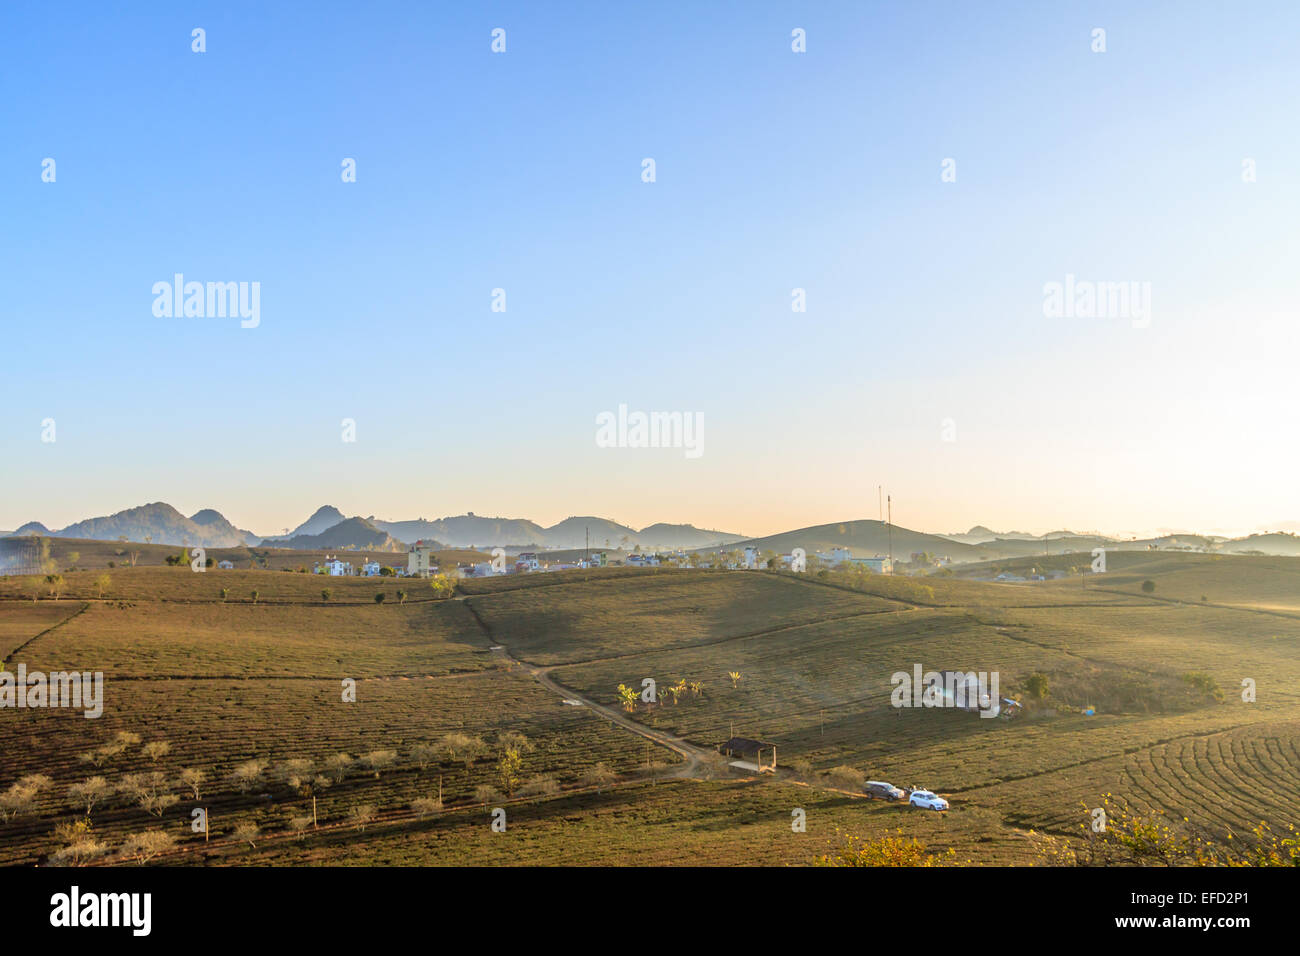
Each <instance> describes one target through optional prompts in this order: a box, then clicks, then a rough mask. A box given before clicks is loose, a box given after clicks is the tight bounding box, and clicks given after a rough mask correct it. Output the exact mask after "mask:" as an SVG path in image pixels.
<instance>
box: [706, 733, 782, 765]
mask: <svg viewBox="0 0 1300 956" xmlns="http://www.w3.org/2000/svg"><path fill="white" fill-rule="evenodd" d="M718 752H719V753H721V754H723V755H725V756H726V757H728V758H736V759H729V760H728V765H729V766H732V767H736V768H737V769H739V770H748V771H750V772H751V773H776V744H772V743H768V742H767V741H765V740H753V739H751V738H749V737H732V738H731V739H730V740H728V741H726V742H725V743H722V744H719V745H718ZM764 753H768V754H770V755H771V756H770V759H769V760H768V761H766V762H765V761H764V757H763V754H764Z"/></svg>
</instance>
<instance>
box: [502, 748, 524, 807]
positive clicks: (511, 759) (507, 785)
mask: <svg viewBox="0 0 1300 956" xmlns="http://www.w3.org/2000/svg"><path fill="white" fill-rule="evenodd" d="M523 766H524V758H523V757H522V756H520V753H519V751H518V750H516V749H515V748H514V747H506V748H505V750H503V751H502V752H501V757H500V759H498V760H497V782H498V783H499V784H500V785H501V789H502V790H504V791H505V793H506V796H508V797H510V796H514V793H515V790H516V789H518V787H519V773H520V771H521V770H523Z"/></svg>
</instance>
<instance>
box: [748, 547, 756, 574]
mask: <svg viewBox="0 0 1300 956" xmlns="http://www.w3.org/2000/svg"><path fill="white" fill-rule="evenodd" d="M757 567H758V548H756V547H754V546H753V545H746V546H745V568H746V569H747V570H750V571H753V570H754V569H755V568H757Z"/></svg>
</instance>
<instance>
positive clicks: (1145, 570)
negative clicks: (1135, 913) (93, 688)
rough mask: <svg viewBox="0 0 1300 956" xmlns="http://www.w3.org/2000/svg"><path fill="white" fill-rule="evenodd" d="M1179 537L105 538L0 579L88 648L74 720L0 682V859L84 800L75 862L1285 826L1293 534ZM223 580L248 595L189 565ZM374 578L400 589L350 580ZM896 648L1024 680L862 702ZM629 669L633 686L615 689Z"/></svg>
mask: <svg viewBox="0 0 1300 956" xmlns="http://www.w3.org/2000/svg"><path fill="white" fill-rule="evenodd" d="M1202 558H1203V556H1199V555H1161V556H1159V557H1147V556H1145V555H1141V554H1134V555H1124V556H1122V557H1121V558H1120V559H1118V560H1117V561H1116V562H1115V565H1114V567H1115V568H1116V570H1115V571H1114V573H1113V575H1111V574H1110V573H1108V575H1107V576H1104V577H1103V576H1100V575H1098V576H1092V577H1090V579H1089V580H1088V581H1087V587H1086V588H1085V587H1083V586H1081V585H1080V583H1079V582H1078V581H1077V580H1067V581H1057V582H1048V583H1043V584H1038V585H1000V584H992V583H983V582H977V581H969V580H956V579H952V578H938V577H936V578H926V579H900V580H889V579H875V580H873V579H870V578H866V579H862V578H854V579H851V580H846V579H842V578H838V577H836V576H834V575H832V576H828V577H826V578H817V577H811V576H810V577H803V576H794V575H789V574H777V573H767V572H753V573H749V572H705V571H675V570H674V571H668V570H647V571H639V570H632V569H609V570H602V571H596V572H562V573H554V574H541V575H529V576H517V577H516V576H510V577H507V578H503V579H497V580H487V581H474V582H465V583H464V586H463V587H462V588H461V589H460V591H459V592H458V594H457V595H456V596H454V597H452V598H450V599H445V600H435V599H434V596H433V593H432V591H431V590H430V589H427V585H426V586H425V589H423V590H424V592H425V593H420V592H421V590H422V589H421V587H420V585H421V583H422V582H419V581H395V580H387V581H382V582H378V585H377V584H376V582H375V581H374V580H373V579H370V580H362V581H358V580H343V581H340V580H339V579H331V580H329V581H327V582H325V586H329V587H331V588H333V589H334V593H333V594H332V595H331V600H330V601H324V600H322V599H321V598H320V596H319V593H318V592H319V589H320V587H321V586H322V579H320V578H318V577H312V576H310V575H298V574H291V573H284V572H278V571H270V570H255V571H254V570H250V571H238V572H225V573H224V574H222V575H217V574H215V573H207V574H203V575H199V574H194V573H192V572H190V571H188V570H186V569H183V568H181V569H177V568H165V567H136V568H116V569H114V570H113V571H112V577H113V589H112V592H111V593H109V594H108V595H106V596H105V597H103V598H100V597H98V596H97V595H96V593H95V590H94V588H93V586H92V577H93V576H91V575H90V573H89V572H74V573H72V574H69V575H68V576H67V577H68V579H69V589H68V592H65V594H64V595H63V596H61V597H60V599H59V600H57V601H56V600H53V599H51V598H49V597H42V598H41V599H40V600H37V601H32V600H31V599H30V597H29V596H26V595H24V594H23V593H22V591H21V588H19V587H18V586H17V585H16V584H15V583H14V582H12V581H4V582H0V654H3V655H4V660H5V662H6V664H5V666H6V668H7V669H9V670H10V671H12V670H14V669H15V668H16V667H17V666H18V665H19V664H20V663H21V664H22V665H23V666H24V667H25V668H26V669H27V670H28V671H29V672H30V671H40V672H50V671H61V670H77V671H99V672H102V674H103V678H104V686H103V705H104V709H103V716H102V717H100V718H98V719H89V720H88V719H86V718H85V717H83V716H82V713H81V712H80V711H78V710H73V709H63V708H34V709H14V708H4V709H0V748H2V749H3V752H4V754H5V760H4V762H3V764H2V765H0V794H12V793H13V792H14V788H18V789H21V788H22V787H24V786H27V787H32V786H34V787H35V789H33V790H31V792H30V799H29V800H27V801H26V802H25V803H24V802H23V801H22V800H18V801H17V802H16V803H14V804H4V803H0V810H3V811H4V813H3V816H4V818H5V819H3V820H0V864H23V865H27V864H34V863H35V864H40V863H48V862H51V861H52V859H53V855H54V854H55V853H56V852H57V851H58V850H59V849H60V847H61V846H62V845H63V841H65V840H66V834H65V833H63V832H62V831H59V832H56V828H58V827H60V825H66V824H69V823H72V822H75V821H77V820H86V819H88V820H89V824H90V827H91V830H92V832H93V834H94V836H95V839H96V840H98V841H99V842H101V843H102V844H103V845H104V847H105V848H106V849H105V852H104V853H103V854H101V855H99V856H98V857H97V858H96V860H95V862H101V863H112V862H117V861H119V860H120V859H121V857H120V855H118V854H116V853H115V849H114V848H116V847H119V846H121V845H123V844H124V843H125V842H126V841H127V839H128V838H129V837H130V836H131V835H133V834H139V833H141V832H143V831H148V830H161V831H163V832H165V833H167V834H169V835H170V836H171V837H172V838H173V839H174V843H175V845H174V846H173V847H172V848H170V849H167V850H166V851H165V852H161V853H160V854H159V855H158V856H157V857H156V858H155V859H156V860H157V861H158V862H167V863H186V864H189V863H195V864H201V863H209V864H216V865H237V864H257V865H265V864H284V865H298V864H321V863H345V864H365V863H398V864H430V865H467V864H557V863H558V864H592V863H613V864H625V863H626V864H637V865H644V864H672V863H683V864H686V863H712V864H720V865H722V864H750V865H752V864H807V863H811V862H813V861H814V860H815V859H816V858H817V856H818V855H820V854H822V853H825V852H827V850H828V847H829V845H830V843H831V842H833V841H834V840H835V839H837V837H836V834H837V832H840V831H842V832H846V833H853V834H856V835H859V836H863V837H872V836H880V835H884V834H893V833H895V832H897V831H899V830H900V829H901V831H902V832H903V833H904V834H908V835H916V836H917V837H918V838H919V839H922V840H923V841H924V842H925V844H926V846H927V847H928V848H929V850H930V851H931V852H934V853H939V854H943V855H944V856H945V858H947V859H952V860H954V861H956V862H970V863H972V864H993V863H1015V864H1025V863H1034V862H1041V861H1042V854H1041V853H1040V849H1041V848H1040V840H1041V835H1042V834H1048V835H1054V836H1057V837H1060V838H1062V839H1074V838H1076V837H1077V835H1078V829H1079V824H1080V823H1081V822H1083V821H1084V820H1085V819H1086V812H1087V808H1088V807H1094V806H1097V805H1098V804H1099V802H1100V801H1101V800H1102V799H1104V798H1105V796H1106V795H1107V794H1111V795H1113V796H1115V797H1118V798H1121V799H1123V800H1125V801H1127V802H1129V803H1130V804H1131V805H1132V806H1134V807H1135V808H1138V809H1140V810H1144V811H1145V810H1160V811H1163V812H1165V813H1167V814H1169V815H1171V816H1176V817H1179V818H1181V817H1187V818H1188V819H1189V820H1191V821H1194V822H1195V823H1196V825H1197V826H1198V827H1200V828H1203V829H1204V830H1205V831H1206V832H1208V833H1213V834H1217V835H1219V836H1220V837H1222V836H1224V835H1226V834H1227V833H1228V832H1229V831H1231V832H1234V833H1243V832H1245V831H1247V830H1249V828H1251V827H1252V826H1254V825H1256V824H1258V823H1259V822H1261V821H1266V822H1268V823H1269V824H1270V825H1271V826H1273V827H1275V828H1282V827H1285V826H1286V825H1287V824H1290V823H1293V822H1297V820H1296V818H1297V812H1296V801H1295V800H1294V799H1293V794H1294V793H1295V792H1296V788H1297V786H1300V692H1298V688H1300V654H1297V653H1296V651H1297V650H1300V612H1297V613H1295V614H1292V613H1290V611H1289V610H1288V608H1289V604H1288V601H1289V598H1288V597H1287V591H1286V588H1287V583H1286V582H1287V581H1290V586H1291V587H1292V588H1294V589H1295V592H1296V593H1300V561H1296V562H1290V561H1288V560H1286V559H1278V558H1272V559H1268V560H1267V562H1263V563H1262V562H1261V561H1260V560H1259V559H1255V558H1251V557H1224V558H1215V559H1213V560H1212V561H1205V560H1203V559H1202ZM1211 571H1213V572H1214V573H1216V574H1217V578H1214V579H1213V580H1210V579H1207V578H1206V575H1207V574H1209V573H1210V572H1211ZM83 575H85V579H84V580H83V577H82V576H83ZM236 579H238V580H239V581H240V582H241V584H240V588H243V589H247V590H252V589H256V590H258V591H259V592H260V595H261V597H260V599H259V601H258V603H256V604H254V603H252V601H251V600H248V601H239V602H234V601H226V602H222V601H221V600H220V599H219V597H214V595H213V594H212V593H211V592H212V591H213V586H214V584H215V583H216V582H217V581H234V580H236ZM1148 579H1149V580H1153V581H1154V582H1155V583H1156V587H1155V590H1154V591H1153V592H1151V593H1149V594H1148V593H1144V592H1143V591H1142V590H1141V589H1140V584H1141V582H1142V581H1143V580H1148ZM1255 580H1260V581H1261V582H1262V583H1261V587H1260V592H1261V597H1260V599H1259V604H1258V606H1256V605H1252V604H1251V603H1250V587H1251V582H1252V581H1255ZM1211 585H1217V587H1216V589H1215V594H1216V598H1215V599H1213V600H1206V601H1204V602H1202V601H1200V600H1199V597H1200V595H1199V594H1198V596H1197V597H1198V600H1196V601H1190V600H1188V599H1183V598H1180V597H1178V596H1177V595H1180V594H1183V593H1184V592H1187V591H1188V589H1191V590H1201V589H1207V590H1208V589H1210V588H1211ZM377 586H378V587H389V588H392V590H393V591H394V593H395V591H396V590H397V589H398V588H399V587H400V588H402V589H404V590H408V591H410V592H412V593H419V599H418V600H417V599H415V598H412V599H408V601H407V602H406V603H405V604H398V603H396V598H395V597H393V598H391V599H390V600H389V601H386V602H385V603H384V604H382V605H379V604H376V603H375V602H374V601H373V598H372V597H368V596H367V595H373V593H374V591H375V590H376V588H377ZM313 592H316V593H313ZM267 596H270V597H269V599H268V598H267ZM1208 597H1209V596H1208V595H1207V598H1208ZM916 665H920V666H921V667H922V668H923V670H927V671H928V670H944V669H952V670H960V671H963V672H965V671H983V672H996V673H997V674H998V675H999V681H1000V685H999V693H1000V695H1001V696H1004V697H1014V698H1018V699H1020V700H1021V702H1022V703H1023V704H1024V709H1023V711H1022V712H1021V713H1020V714H1019V715H1018V716H1016V717H1015V718H1013V719H983V718H980V717H978V716H976V715H975V714H971V713H966V712H963V711H959V710H953V709H943V708H938V709H936V708H898V707H895V706H893V705H892V702H891V694H892V693H893V690H894V683H893V681H892V680H891V678H892V675H894V674H895V673H896V672H902V673H907V674H910V673H911V672H912V669H913V667H914V666H916ZM646 678H651V679H653V680H654V682H655V687H656V690H657V700H655V701H653V702H647V701H644V700H641V699H639V698H638V699H636V700H635V701H634V702H630V703H629V702H625V701H623V700H622V699H621V697H620V693H619V690H618V687H619V684H624V685H626V686H628V687H632V688H634V689H635V690H636V691H640V690H641V689H642V687H643V683H642V682H643V680H644V679H646ZM349 681H351V682H355V684H354V693H355V700H345V699H344V697H345V695H346V694H347V693H348V692H349V683H348V682H349ZM682 682H684V684H683V683H682ZM1037 682H1042V683H1043V684H1044V685H1045V686H1046V688H1047V690H1046V694H1045V696H1042V697H1040V696H1038V692H1037V690H1036V688H1037V687H1038V686H1039V685H1038V683H1037ZM1243 682H1245V684H1246V685H1249V687H1250V689H1251V690H1252V691H1253V695H1254V696H1253V699H1250V700H1247V699H1243V692H1244V691H1245V689H1246V687H1245V686H1244V685H1243ZM673 688H676V690H673ZM1246 696H1249V694H1247V695H1246ZM1090 708H1091V709H1093V710H1094V711H1095V713H1094V714H1093V715H1087V714H1085V713H1084V711H1085V710H1087V709H1090ZM123 734H125V735H127V736H126V737H125V738H123V739H119V735H123ZM515 735H522V738H520V737H517V736H515ZM736 735H739V736H746V737H754V738H758V739H762V740H766V741H769V742H771V743H774V744H775V745H776V747H777V755H778V768H779V769H778V772H777V774H775V775H768V776H763V777H762V778H756V777H752V776H750V775H748V774H745V773H743V772H741V771H737V770H734V769H731V768H728V767H727V766H726V761H725V760H722V759H720V758H719V757H718V756H717V754H716V747H717V745H718V744H719V743H720V742H722V741H723V740H725V739H727V738H728V737H731V736H736ZM151 743H153V744H155V747H153V748H149V746H148V745H150V744H151ZM160 743H165V744H166V747H159V746H156V745H158V744H160ZM340 754H344V755H347V757H348V759H346V760H345V759H343V758H341V757H339V755H340ZM512 761H513V762H512ZM250 762H254V763H252V764H250ZM846 766H847V767H851V768H853V770H854V771H856V772H857V773H858V774H859V775H860V777H862V778H866V779H885V780H889V781H892V782H893V783H895V784H898V785H900V786H906V785H915V786H921V787H928V788H931V789H934V790H936V791H938V792H940V793H941V794H944V795H947V796H948V797H949V799H950V801H951V803H952V809H951V810H950V811H949V812H948V813H945V814H933V813H925V812H922V811H910V810H908V809H906V808H904V807H901V806H898V805H886V804H884V803H881V802H873V801H869V800H866V799H864V798H863V796H862V795H861V793H860V791H858V790H857V788H856V787H849V788H848V789H845V785H844V783H843V776H842V771H841V774H840V775H838V776H836V775H832V773H831V771H833V770H835V769H836V768H843V767H846ZM185 769H189V770H191V771H195V770H197V771H200V772H201V774H202V780H201V782H200V783H199V784H198V796H196V795H195V792H194V789H193V788H192V787H190V786H187V785H185V784H183V783H182V781H181V775H182V771H183V770H185ZM33 775H41V776H43V777H44V778H48V779H44V780H42V779H38V780H36V781H35V783H34V784H33V781H32V776H33ZM151 775H154V776H151ZM241 775H242V776H241ZM96 777H102V778H103V782H102V784H97V785H95V786H94V787H92V788H91V789H92V790H93V789H96V788H98V790H100V791H102V792H101V793H100V796H99V798H98V799H96V800H93V801H91V802H92V804H93V805H92V806H91V808H90V812H89V815H88V817H87V813H86V808H85V806H84V804H85V802H86V800H85V795H84V793H83V792H82V791H83V790H84V789H85V787H84V782H85V781H86V780H87V779H91V778H96ZM78 787H80V789H76V788H78ZM439 795H440V796H441V801H442V802H441V805H440V806H437V805H435V804H434V803H433V802H432V801H433V800H434V799H435V798H437V797H439ZM6 799H7V798H6ZM196 807H202V808H204V809H206V810H207V811H208V813H209V816H210V821H211V826H210V833H209V835H208V836H209V839H207V840H204V838H203V835H202V834H196V833H194V832H193V831H192V830H191V827H190V820H191V811H192V810H193V809H194V808H196ZM495 808H501V809H502V810H503V811H504V813H505V816H506V819H507V820H508V825H507V828H506V830H505V832H504V833H502V832H497V831H496V830H494V829H493V828H492V821H493V815H492V812H491V811H493V810H494V809H495ZM796 809H798V810H802V811H803V812H804V814H805V815H806V819H807V828H806V831H805V832H797V831H796V830H794V829H792V827H791V814H792V812H793V811H795V810H796ZM313 813H314V818H313V816H312V815H313ZM304 821H310V823H307V822H304ZM251 827H256V828H257V830H256V832H255V833H254V832H253V830H252V829H250V828H251ZM250 834H251V835H250Z"/></svg>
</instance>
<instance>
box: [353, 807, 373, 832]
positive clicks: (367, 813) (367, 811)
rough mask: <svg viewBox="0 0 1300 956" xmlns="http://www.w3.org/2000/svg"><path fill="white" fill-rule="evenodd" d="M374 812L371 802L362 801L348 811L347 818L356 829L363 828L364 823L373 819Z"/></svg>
mask: <svg viewBox="0 0 1300 956" xmlns="http://www.w3.org/2000/svg"><path fill="white" fill-rule="evenodd" d="M376 813H377V811H376V810H375V805H374V804H373V803H362V804H359V805H357V806H355V807H353V808H352V809H351V810H350V811H348V819H349V820H351V821H352V825H353V826H355V827H356V828H357V829H358V830H364V829H365V828H366V824H368V823H370V822H371V821H372V820H374V818H375V815H376Z"/></svg>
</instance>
